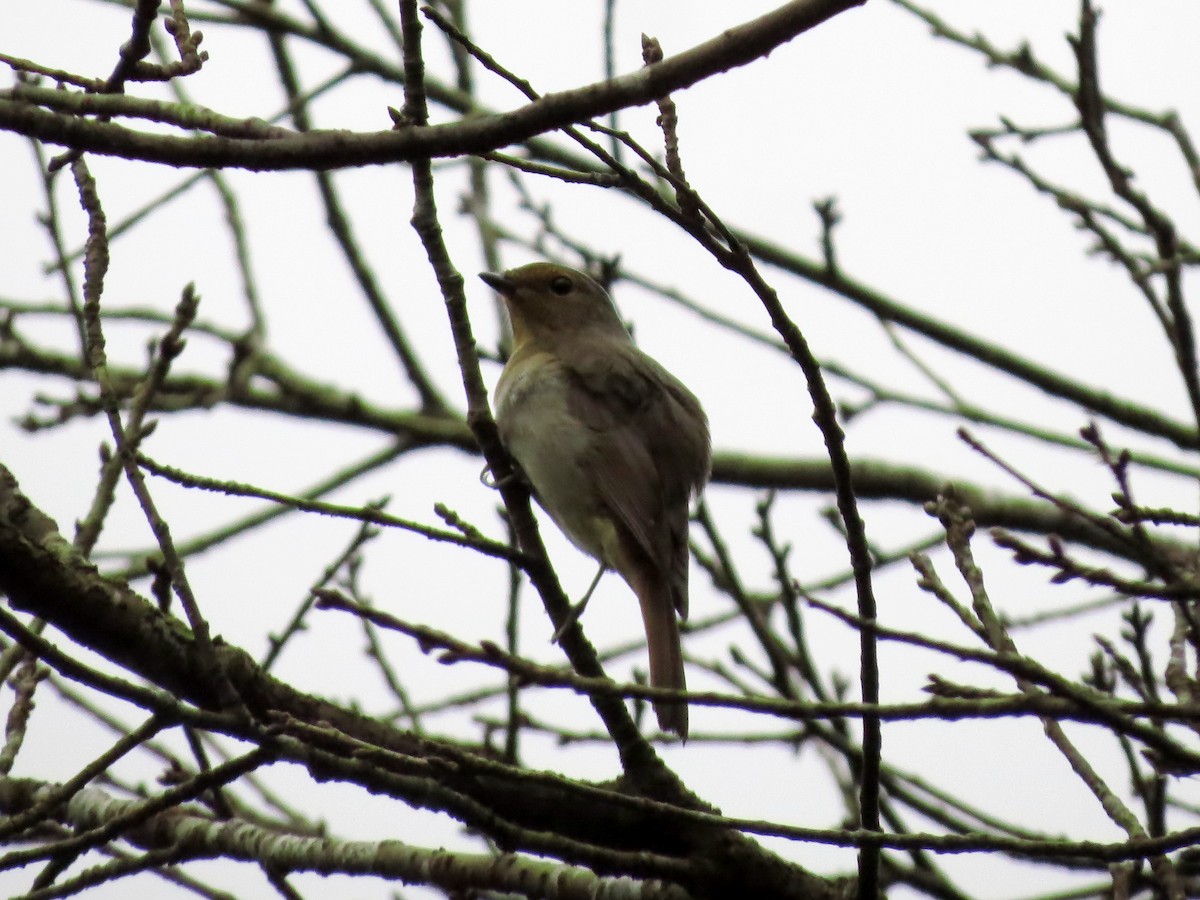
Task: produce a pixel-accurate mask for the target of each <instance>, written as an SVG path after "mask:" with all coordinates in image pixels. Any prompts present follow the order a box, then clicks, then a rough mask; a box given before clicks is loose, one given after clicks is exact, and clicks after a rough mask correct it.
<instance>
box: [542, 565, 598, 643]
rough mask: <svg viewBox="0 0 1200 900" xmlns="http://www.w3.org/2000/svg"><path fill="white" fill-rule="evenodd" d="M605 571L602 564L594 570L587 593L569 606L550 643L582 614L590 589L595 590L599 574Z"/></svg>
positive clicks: (555, 640) (560, 638) (590, 592)
mask: <svg viewBox="0 0 1200 900" xmlns="http://www.w3.org/2000/svg"><path fill="white" fill-rule="evenodd" d="M604 572H605V568H604V566H603V564H602V565H601V566H600V569H599V570H598V571H597V572H596V577H595V578H593V579H592V584H591V587H589V588H588V589H587V593H586V594H584V595H583V599H582V600H580V601H579V602H578V603H576V604H575V605H574V606H572V607H571V610H570V612H568V613H567V617H566V618H565V619H563V623H562V624H561V625H559V626H558V628H557V629H555V631H554V635H553V637H551V638H550V643H552V644H557V643H558V642H559V641H561V640H562V636H563V635H564V634H566V633H567V629H568V628H570V627H571V626H572V625H574V624H575V623H576V622H578V621H579V617H580V616H582V615H583V608H584V607H585V606H587V604H588V601H589V600H591V599H592V591H594V590H596V585H598V584H599V583H600V576H601V575H603V574H604Z"/></svg>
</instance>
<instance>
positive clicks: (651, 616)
mask: <svg viewBox="0 0 1200 900" xmlns="http://www.w3.org/2000/svg"><path fill="white" fill-rule="evenodd" d="M638 582H639V583H637V584H634V585H633V587H634V593H636V594H637V597H638V603H639V604H641V607H642V623H643V624H644V625H645V627H646V646H647V647H648V648H649V650H650V686H651V687H660V688H672V689H675V690H680V691H682V690H685V689H686V688H687V683H686V682H685V681H684V675H683V650H682V649H681V648H680V646H679V623H678V622H677V621H676V619H675V604H674V603H673V602H672V594H671V588H670V584H669V582H668V581H667V579H665V578H653V577H651V578H642V579H638ZM654 714H655V715H656V716H658V727H659V728H661V729H662V730H663V731H673V732H675V733H676V734H677V735H679V736H680V737H681V738H684V739H685V740H686V739H687V734H688V708H687V703H685V702H683V701H680V700H673V701H660V700H656V701H654Z"/></svg>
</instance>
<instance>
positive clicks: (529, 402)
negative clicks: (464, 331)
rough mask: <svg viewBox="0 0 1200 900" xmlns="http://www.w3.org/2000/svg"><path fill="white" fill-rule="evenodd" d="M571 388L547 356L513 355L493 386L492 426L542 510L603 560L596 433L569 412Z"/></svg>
mask: <svg viewBox="0 0 1200 900" xmlns="http://www.w3.org/2000/svg"><path fill="white" fill-rule="evenodd" d="M572 389H573V388H572V386H571V382H570V381H569V380H568V378H567V376H566V373H565V372H564V371H563V369H562V367H561V365H560V364H559V362H558V360H557V359H556V357H554V356H553V355H552V354H550V353H531V354H528V355H524V356H520V355H514V356H513V357H512V358H511V359H510V360H509V362H508V364H507V365H506V366H505V368H504V371H503V372H502V373H501V375H500V380H499V382H498V383H497V385H496V425H497V427H498V428H499V430H500V439H501V440H502V441H503V442H504V446H505V448H506V449H507V450H508V452H509V453H510V454H511V455H512V457H513V459H515V460H516V461H517V464H518V465H520V467H521V470H522V471H523V472H524V473H525V476H526V478H528V479H529V483H530V486H531V487H532V488H533V491H534V494H535V496H536V497H537V500H538V502H539V503H540V504H541V505H542V507H543V508H544V509H545V510H546V512H548V513H549V514H550V516H551V517H552V518H553V519H554V521H555V522H556V523H558V526H559V527H560V528H561V529H562V530H563V532H564V533H565V534H566V535H567V537H569V538H570V539H571V541H572V542H573V543H574V544H575V545H576V546H577V547H579V549H581V550H583V551H584V552H585V553H587V554H589V555H590V556H592V557H594V558H596V559H598V560H601V561H602V562H607V559H606V557H608V556H609V555H610V553H609V552H608V551H607V546H608V545H609V544H610V543H611V542H612V536H611V535H609V534H608V533H607V531H611V524H610V523H608V521H607V519H608V517H607V516H606V515H605V513H604V508H603V506H602V504H601V502H600V499H599V497H598V494H597V489H596V485H595V481H594V478H593V477H592V476H591V474H590V471H591V467H592V466H593V465H594V464H595V454H596V446H595V440H596V436H595V435H594V434H593V433H592V431H591V429H589V428H588V427H587V426H586V425H585V424H584V423H583V422H581V421H579V420H578V419H577V418H576V417H575V416H574V415H573V414H572V412H571V407H572V404H571V401H570V396H569V392H570V391H571V390H572ZM606 529H607V530H606Z"/></svg>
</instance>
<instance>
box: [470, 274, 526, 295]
mask: <svg viewBox="0 0 1200 900" xmlns="http://www.w3.org/2000/svg"><path fill="white" fill-rule="evenodd" d="M479 277H480V278H481V279H483V283H484V284H486V285H487V286H488V287H490V288H491V289H492V290H494V291H496V292H497V293H499V294H503V295H504V296H505V297H507V296H509V295H511V294H514V293H516V291H517V285H516V282H514V281H513V280H512V279H511V278H507V277H505V276H504V275H500V274H498V273H496V272H480V273H479Z"/></svg>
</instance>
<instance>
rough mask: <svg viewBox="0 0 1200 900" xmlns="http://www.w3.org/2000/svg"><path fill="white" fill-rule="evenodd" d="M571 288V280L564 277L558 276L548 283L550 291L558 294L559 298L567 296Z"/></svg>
mask: <svg viewBox="0 0 1200 900" xmlns="http://www.w3.org/2000/svg"><path fill="white" fill-rule="evenodd" d="M571 288H572V284H571V279H570V278H568V277H567V276H566V275H559V276H558V277H557V278H555V279H554V280H553V281H551V282H550V290H552V291H554V293H556V294H558V296H560V297H565V296H566V295H567V294H569V293H571Z"/></svg>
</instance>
